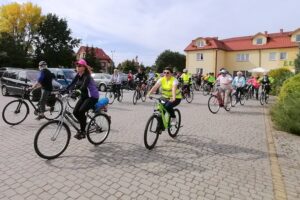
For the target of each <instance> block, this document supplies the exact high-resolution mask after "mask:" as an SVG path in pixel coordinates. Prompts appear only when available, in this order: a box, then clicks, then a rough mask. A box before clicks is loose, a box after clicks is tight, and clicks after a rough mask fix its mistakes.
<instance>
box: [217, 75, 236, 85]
mask: <svg viewBox="0 0 300 200" xmlns="http://www.w3.org/2000/svg"><path fill="white" fill-rule="evenodd" d="M217 80H218V81H219V83H220V85H221V86H222V85H224V86H226V85H230V84H231V82H232V77H231V76H230V75H229V74H226V76H223V75H220V76H219V77H218V78H217Z"/></svg>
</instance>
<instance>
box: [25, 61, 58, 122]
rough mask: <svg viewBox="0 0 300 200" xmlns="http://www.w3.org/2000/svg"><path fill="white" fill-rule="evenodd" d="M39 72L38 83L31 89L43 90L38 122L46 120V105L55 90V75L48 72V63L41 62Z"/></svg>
mask: <svg viewBox="0 0 300 200" xmlns="http://www.w3.org/2000/svg"><path fill="white" fill-rule="evenodd" d="M39 70H40V71H41V73H40V76H39V78H38V81H37V83H35V84H34V85H33V86H32V88H31V89H32V90H33V89H36V88H39V87H41V88H42V94H41V98H40V100H39V115H38V116H37V118H36V120H40V119H43V118H45V115H44V112H45V105H46V102H47V100H48V98H49V96H50V94H51V91H52V90H53V86H52V80H53V79H54V75H53V74H52V73H51V72H50V71H49V70H48V67H47V63H46V62H45V61H40V62H39Z"/></svg>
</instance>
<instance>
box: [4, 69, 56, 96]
mask: <svg viewBox="0 0 300 200" xmlns="http://www.w3.org/2000/svg"><path fill="white" fill-rule="evenodd" d="M39 74H40V72H39V71H38V70H31V69H30V70H28V69H17V68H10V69H7V70H6V71H5V72H4V74H3V76H2V77H1V92H2V95H3V96H7V95H18V96H21V95H22V94H23V87H24V86H26V85H27V86H32V85H33V84H34V83H36V81H37V79H38V77H39ZM52 84H53V88H54V90H58V89H60V88H61V87H62V86H61V84H60V83H58V82H57V81H55V80H53V82H52ZM40 95H41V91H40V90H34V91H33V94H32V100H34V101H36V100H38V99H40Z"/></svg>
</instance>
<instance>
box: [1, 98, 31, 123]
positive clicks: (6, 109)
mask: <svg viewBox="0 0 300 200" xmlns="http://www.w3.org/2000/svg"><path fill="white" fill-rule="evenodd" d="M15 103H16V105H13V104H15ZM11 105H12V109H13V108H15V109H13V110H12V111H13V113H14V114H15V115H14V116H12V118H13V119H18V118H17V117H16V114H19V113H21V112H20V110H21V108H23V107H24V106H23V105H25V107H24V108H25V109H26V111H25V115H24V117H22V118H21V119H20V120H17V121H16V122H13V121H12V120H11V119H8V116H10V115H11V113H8V112H9V106H11ZM6 114H8V115H6ZM28 114H29V106H28V104H27V103H26V102H25V101H24V100H22V99H17V100H13V101H11V102H9V103H8V104H6V106H5V107H4V108H3V111H2V119H3V121H4V122H5V123H7V124H9V125H12V126H15V125H18V124H20V123H22V122H23V121H24V120H25V119H26V118H27V116H28Z"/></svg>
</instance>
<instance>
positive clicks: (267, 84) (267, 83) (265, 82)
mask: <svg viewBox="0 0 300 200" xmlns="http://www.w3.org/2000/svg"><path fill="white" fill-rule="evenodd" d="M273 81H274V79H273V78H272V77H269V76H268V74H267V73H266V72H265V73H264V76H263V77H262V78H260V79H259V82H260V83H261V86H262V88H265V89H266V95H269V92H270V90H271V84H272V83H273Z"/></svg>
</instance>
